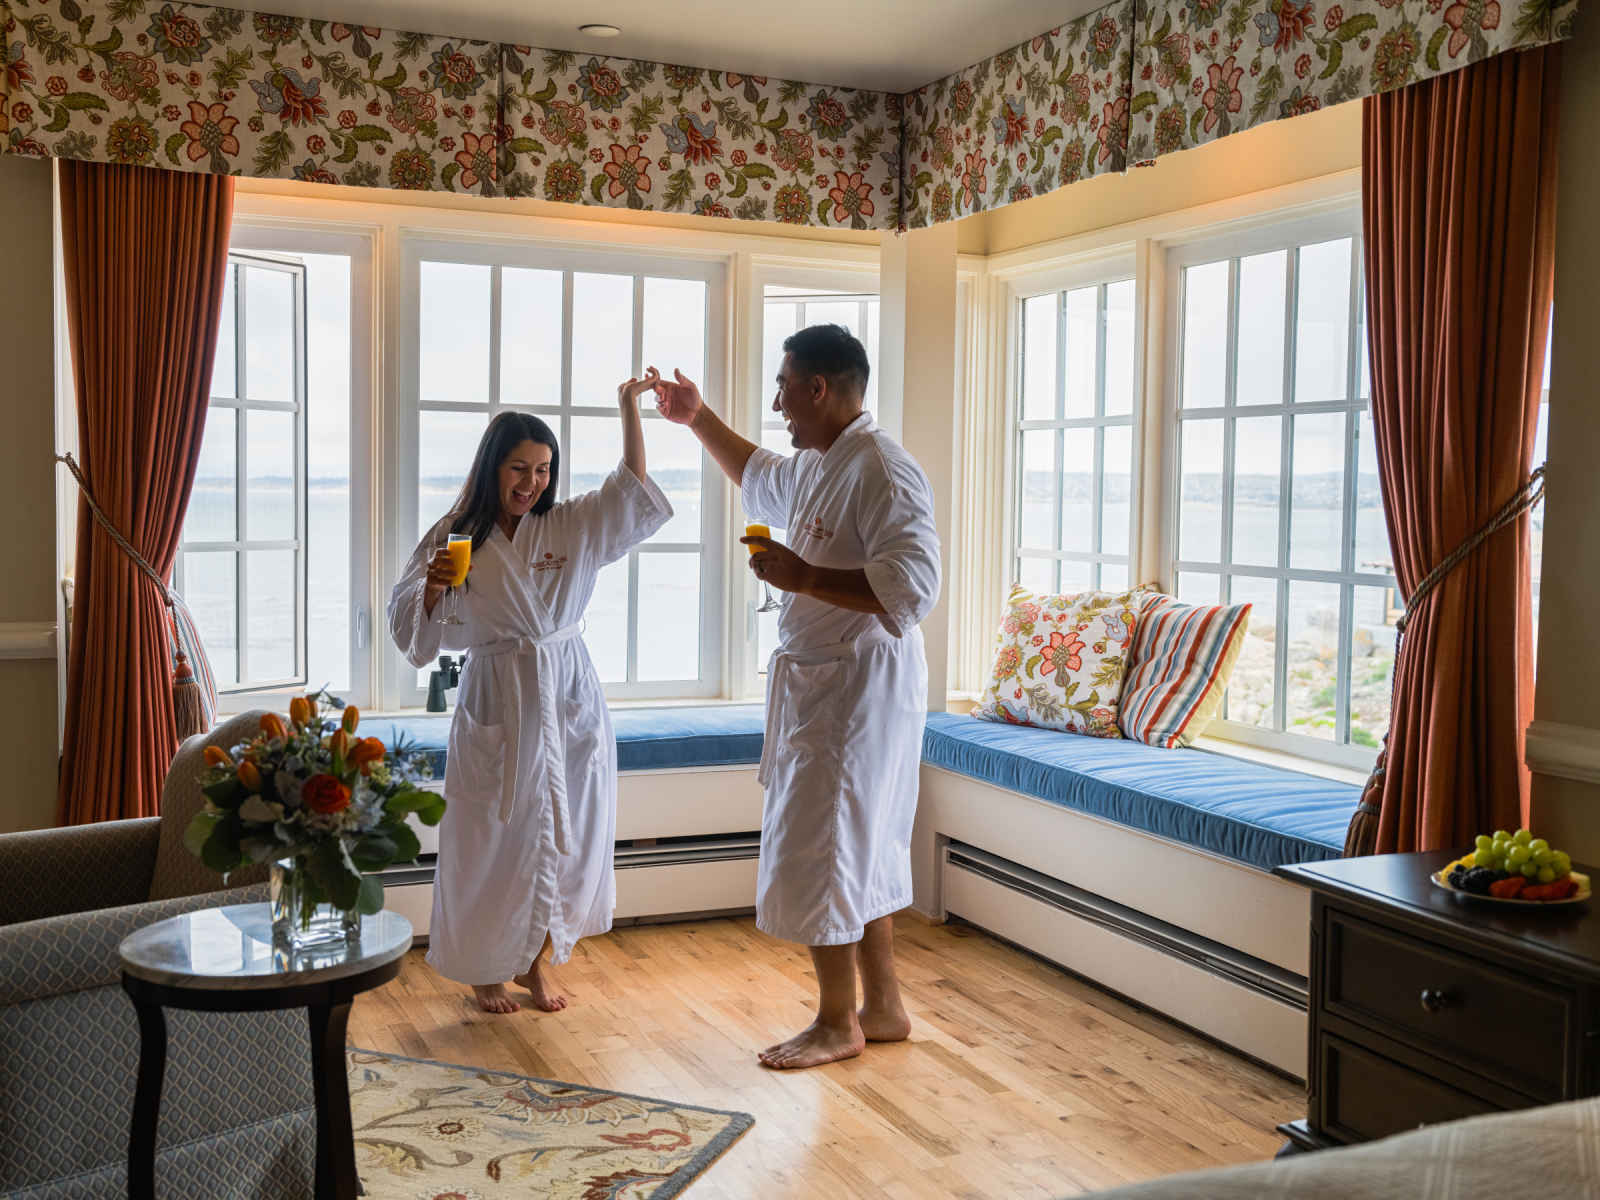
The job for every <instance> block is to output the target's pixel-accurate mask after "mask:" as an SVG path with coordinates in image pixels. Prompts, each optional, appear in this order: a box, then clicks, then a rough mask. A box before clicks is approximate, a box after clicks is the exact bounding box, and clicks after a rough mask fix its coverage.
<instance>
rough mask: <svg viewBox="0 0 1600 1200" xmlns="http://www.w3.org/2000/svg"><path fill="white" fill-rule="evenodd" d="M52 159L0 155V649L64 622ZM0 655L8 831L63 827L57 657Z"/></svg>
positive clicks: (0, 803)
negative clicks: (0, 562)
mask: <svg viewBox="0 0 1600 1200" xmlns="http://www.w3.org/2000/svg"><path fill="white" fill-rule="evenodd" d="M50 177H51V176H50V164H49V163H48V162H45V161H42V160H39V159H33V158H18V157H17V156H16V155H10V154H7V155H0V230H4V231H5V232H4V241H3V243H0V261H3V262H4V263H5V269H4V278H5V281H6V282H5V286H4V287H0V366H3V370H0V379H3V380H4V383H3V384H0V396H3V400H4V411H5V414H6V436H5V438H4V439H0V479H3V480H4V481H5V487H4V491H3V494H4V495H5V497H6V499H5V513H6V517H7V521H6V525H7V527H8V528H9V529H10V531H11V532H10V533H9V534H8V535H7V537H6V569H5V570H4V571H0V642H5V643H10V644H15V643H16V642H17V641H18V640H24V641H25V640H27V638H28V637H29V636H30V635H32V634H33V633H34V632H35V630H36V629H37V627H38V626H39V625H41V624H53V623H54V622H55V619H56V601H55V595H56V593H55V579H56V532H55V482H54V479H55V468H54V467H53V466H52V465H51V455H52V454H53V453H54V450H55V400H54V396H55V358H54V348H53V347H54V338H53V333H52V330H53V326H54V315H55V304H54V298H53V295H54V293H53V288H52V279H53V275H52V271H51V245H52V241H53V239H52V237H51V195H50ZM44 653H46V654H48V655H49V657H44V658H37V657H35V658H9V657H7V658H0V731H3V732H0V753H3V756H4V760H5V764H6V782H5V787H4V788H3V789H0V832H7V831H10V830H14V829H37V828H41V827H43V826H47V825H53V824H55V806H56V661H55V658H54V652H53V651H49V650H46V651H44Z"/></svg>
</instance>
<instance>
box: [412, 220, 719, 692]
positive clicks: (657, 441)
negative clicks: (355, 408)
mask: <svg viewBox="0 0 1600 1200" xmlns="http://www.w3.org/2000/svg"><path fill="white" fill-rule="evenodd" d="M642 265H647V269H645V270H642V271H641V270H640V267H641V266H642ZM405 266H406V271H407V273H408V281H407V292H406V300H405V303H406V316H407V318H408V319H409V321H410V329H411V332H412V336H411V337H410V338H409V339H408V342H407V344H408V346H411V347H414V348H415V349H414V350H412V351H409V352H408V359H409V361H408V363H407V366H408V368H409V369H410V370H411V371H412V372H413V374H412V375H411V383H410V387H409V389H408V391H409V396H410V398H411V400H412V403H413V404H414V408H413V409H412V412H411V413H410V414H409V415H407V416H405V417H403V418H402V420H403V429H404V432H405V435H406V436H408V437H409V438H414V439H415V440H414V442H411V444H410V446H409V448H408V450H409V452H408V453H407V454H404V455H403V456H402V457H403V458H406V459H408V460H409V461H411V462H413V463H414V464H415V468H414V470H415V475H414V477H413V478H412V479H411V480H410V481H409V482H407V481H402V484H401V488H402V496H401V500H402V503H405V504H410V503H414V504H415V509H414V512H415V517H414V519H412V520H409V521H402V523H401V524H402V526H404V527H406V529H407V533H408V537H409V540H408V541H407V542H406V545H405V551H406V552H409V550H410V548H411V547H412V546H414V545H415V539H416V537H417V536H419V533H418V532H417V531H420V530H424V529H426V528H428V527H429V526H430V525H432V523H433V522H435V521H436V520H437V519H438V518H439V517H441V516H443V515H444V513H445V512H446V511H448V509H449V507H450V505H451V504H452V503H453V502H454V500H455V498H456V495H457V493H458V492H459V490H460V488H461V486H462V484H463V482H464V481H465V479H466V474H467V471H468V469H469V468H470V466H471V464H472V457H473V454H474V452H475V451H476V449H477V444H478V439H479V437H480V436H481V435H482V433H483V431H484V429H485V427H486V426H487V425H488V423H489V421H490V419H491V418H492V417H493V416H494V415H495V414H496V413H498V412H501V411H503V410H506V409H514V410H517V411H521V412H528V413H534V414H536V415H538V416H540V417H541V418H542V419H544V420H545V421H546V422H548V423H549V425H550V427H551V428H552V430H554V432H555V434H556V437H557V440H558V441H559V443H560V446H561V460H562V469H561V479H560V497H561V499H566V498H568V497H570V496H574V495H581V494H582V493H583V492H586V491H589V490H592V489H594V488H597V487H599V486H600V484H601V483H602V481H603V480H604V479H605V478H606V476H607V475H609V474H610V473H611V471H612V470H613V469H614V468H615V467H616V465H617V463H618V462H619V461H620V459H621V456H622V433H621V427H620V423H619V421H618V418H617V407H616V389H617V385H618V384H619V383H621V382H623V381H624V380H626V379H628V378H630V377H633V376H637V375H639V374H641V373H642V372H643V370H644V368H645V366H646V365H654V366H656V367H658V368H659V369H660V370H661V371H662V372H663V373H664V374H668V375H670V373H671V371H672V369H673V368H674V367H676V368H678V369H680V370H682V371H683V372H684V374H686V375H688V376H689V377H690V378H693V379H696V380H698V381H699V382H700V383H701V386H702V388H704V389H705V390H706V391H707V392H708V394H711V395H717V394H719V393H720V391H721V381H720V374H721V371H720V366H719V364H720V361H721V360H720V356H721V346H722V344H723V341H724V337H725V335H724V331H723V324H724V315H723V314H724V307H725V306H724V303H723V298H722V292H721V286H720V285H721V280H722V267H721V265H720V264H714V263H700V262H694V261H689V260H683V261H680V260H673V259H661V260H657V261H651V260H650V259H648V258H645V257H643V256H640V255H638V254H630V255H623V254H608V253H604V252H594V253H590V252H585V251H565V252H559V251H553V250H545V249H542V248H537V247H528V246H516V247H512V246H469V245H460V244H452V243H442V242H422V241H416V242H410V243H408V244H407V247H406V251H405ZM708 375H709V376H710V378H708ZM641 407H642V408H643V410H644V425H645V442H646V449H647V454H648V459H649V469H650V474H651V477H652V478H653V479H655V481H656V482H657V483H658V484H659V485H660V486H661V488H662V490H663V491H664V492H665V493H666V495H667V498H668V499H669V500H670V501H671V503H672V506H673V512H674V515H673V517H672V519H671V520H670V521H669V522H668V523H667V525H666V526H665V527H664V528H662V529H661V530H660V531H659V532H657V533H656V534H655V535H654V536H652V537H651V538H650V539H649V540H648V541H647V542H646V543H645V544H644V545H642V546H640V547H638V548H637V549H636V550H634V551H632V552H631V553H629V554H628V555H627V556H626V557H624V558H622V559H620V560H619V561H617V562H616V563H613V564H611V565H610V566H608V567H605V568H604V569H603V570H602V571H601V572H600V576H599V579H598V581H597V583H596V585H595V591H594V596H593V598H592V599H591V601H590V603H589V606H588V610H587V613H586V615H585V631H584V639H585V641H586V643H587V645H588V648H589V653H590V655H591V657H592V658H593V659H594V664H595V667H596V669H597V671H598V672H599V675H600V678H601V681H602V682H603V683H605V684H606V690H607V694H608V695H610V696H612V697H627V696H636V697H646V696H698V695H715V694H717V693H718V692H719V691H720V689H721V648H722V634H721V631H722V578H723V576H722V572H723V570H724V563H725V555H726V550H725V548H724V547H722V546H721V529H722V526H721V517H720V512H721V503H722V499H721V497H722V489H721V488H720V486H718V485H717V480H715V479H712V478H711V477H710V476H709V475H708V471H707V460H706V459H705V458H704V456H703V455H702V453H701V450H700V446H699V443H698V442H697V441H696V440H695V439H694V437H693V436H692V435H691V434H689V433H688V432H687V431H686V430H683V429H679V428H676V427H674V426H671V425H669V424H668V423H667V422H665V421H663V420H662V419H661V418H660V417H658V416H657V415H656V413H655V409H654V405H653V403H651V399H650V398H649V397H646V398H645V399H644V400H643V401H642V402H641ZM426 679H427V672H426V671H423V672H422V673H421V674H420V676H419V677H418V678H417V680H416V683H415V685H414V687H413V689H412V690H410V691H403V692H402V695H401V696H400V697H399V699H400V701H401V702H402V703H410V704H416V703H420V702H421V699H422V689H423V687H424V686H425V683H426Z"/></svg>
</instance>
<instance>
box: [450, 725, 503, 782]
mask: <svg viewBox="0 0 1600 1200" xmlns="http://www.w3.org/2000/svg"><path fill="white" fill-rule="evenodd" d="M505 754H506V731H505V727H504V726H503V725H484V724H481V723H480V722H478V721H475V720H473V719H472V716H471V715H470V714H469V713H468V712H467V710H466V709H465V708H460V707H458V708H457V709H456V715H455V720H453V721H452V722H451V724H450V749H449V754H448V757H447V758H446V760H445V772H444V790H445V795H446V797H451V796H461V797H467V796H498V795H499V794H500V781H501V780H502V779H503V778H504V777H505Z"/></svg>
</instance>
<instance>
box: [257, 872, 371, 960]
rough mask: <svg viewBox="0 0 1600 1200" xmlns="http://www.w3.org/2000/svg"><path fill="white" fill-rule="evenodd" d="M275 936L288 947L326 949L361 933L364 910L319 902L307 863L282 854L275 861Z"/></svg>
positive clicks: (290, 949)
mask: <svg viewBox="0 0 1600 1200" xmlns="http://www.w3.org/2000/svg"><path fill="white" fill-rule="evenodd" d="M269 887H270V889H271V893H272V940H273V943H274V944H275V945H277V946H278V947H280V948H281V949H284V950H289V951H301V950H315V949H326V948H328V947H330V946H341V945H344V944H345V943H347V942H351V941H355V940H357V939H359V938H360V936H361V914H360V913H359V912H357V911H355V910H354V909H352V910H351V911H350V912H345V911H344V910H343V909H340V908H335V907H334V906H333V905H332V904H329V903H328V902H326V901H323V902H321V903H318V902H317V901H316V899H315V895H316V888H315V885H314V884H313V882H312V880H311V873H310V872H309V871H308V870H307V869H306V864H305V863H304V862H303V861H301V860H300V859H298V858H281V859H279V860H278V861H277V862H275V863H273V864H272V872H271V877H270V880H269Z"/></svg>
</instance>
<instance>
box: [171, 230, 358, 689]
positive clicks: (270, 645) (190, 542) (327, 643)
mask: <svg viewBox="0 0 1600 1200" xmlns="http://www.w3.org/2000/svg"><path fill="white" fill-rule="evenodd" d="M365 264H366V257H365V243H364V242H363V241H362V240H361V239H359V238H352V237H350V236H349V235H333V234H319V233H312V232H309V231H293V230H270V231H268V230H262V229H252V228H250V227H249V226H248V225H246V224H243V223H240V224H236V226H235V228H234V252H233V253H232V254H230V256H229V264H228V273H227V277H226V283H225V289H224V294H223V311H222V316H221V319H220V321H219V325H218V333H217V353H216V361H215V366H214V368H213V371H212V382H211V398H210V402H209V404H208V406H207V410H206V427H205V431H204V434H203V436H202V441H201V450H200V458H199V463H198V465H197V468H196V472H195V482H194V489H193V492H192V493H191V495H190V499H189V508H188V512H187V513H186V515H185V519H184V528H183V538H182V542H181V543H180V545H179V550H178V555H177V558H176V560H175V563H174V568H173V585H174V587H175V588H176V589H177V590H178V591H179V592H180V593H181V594H182V595H183V597H184V599H185V600H186V601H187V603H188V604H189V606H190V608H191V609H192V610H193V611H194V614H195V621H196V624H197V625H198V626H199V629H200V634H201V637H202V639H203V640H204V643H205V647H206V654H207V657H208V658H209V659H210V660H211V665H212V669H213V671H214V672H215V675H216V678H217V683H218V688H219V690H220V691H222V692H223V693H224V695H223V696H222V698H221V704H222V707H223V708H224V709H225V710H227V709H234V708H244V707H250V706H253V705H256V704H261V703H274V702H276V701H277V700H278V699H281V698H282V696H281V694H282V693H285V692H291V691H301V690H305V689H308V688H309V689H315V688H321V687H326V688H328V689H329V690H331V691H332V692H334V693H335V694H336V695H338V696H340V697H341V698H345V699H349V700H350V701H352V702H354V703H358V704H359V703H366V702H367V700H368V696H369V694H370V693H369V689H368V687H367V662H368V654H369V651H368V649H367V639H368V638H369V637H370V625H369V621H368V612H369V609H368V604H369V597H368V596H367V583H366V580H365V579H364V578H360V577H358V574H357V572H355V571H353V569H352V565H353V563H355V562H357V561H360V560H361V556H362V554H363V553H364V547H365V546H366V545H367V537H366V535H365V533H364V532H358V529H357V526H358V524H360V525H362V526H363V527H364V524H365V522H366V520H367V514H366V509H365V502H364V501H361V500H360V499H358V498H357V497H356V496H355V494H354V491H353V489H352V486H351V481H352V475H353V474H354V470H353V467H354V463H353V458H352V442H351V426H352V400H353V396H354V395H355V392H356V379H357V377H358V376H359V378H360V379H361V380H362V383H363V386H364V381H365V378H366V376H365V372H358V371H356V370H354V369H353V368H354V366H355V360H356V357H357V356H356V355H355V353H354V352H353V348H354V346H355V344H356V341H357V340H361V338H360V335H359V332H358V329H357V324H358V323H357V322H355V321H354V320H353V310H354V296H355V290H356V288H355V285H356V284H357V282H360V284H361V286H362V287H364V286H365ZM362 403H363V407H364V404H365V397H364V395H363V397H362ZM353 504H355V505H357V506H358V507H360V508H361V512H360V514H356V513H354V512H353V511H352V505H353ZM358 515H359V518H360V520H359V521H358V520H357V517H358Z"/></svg>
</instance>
